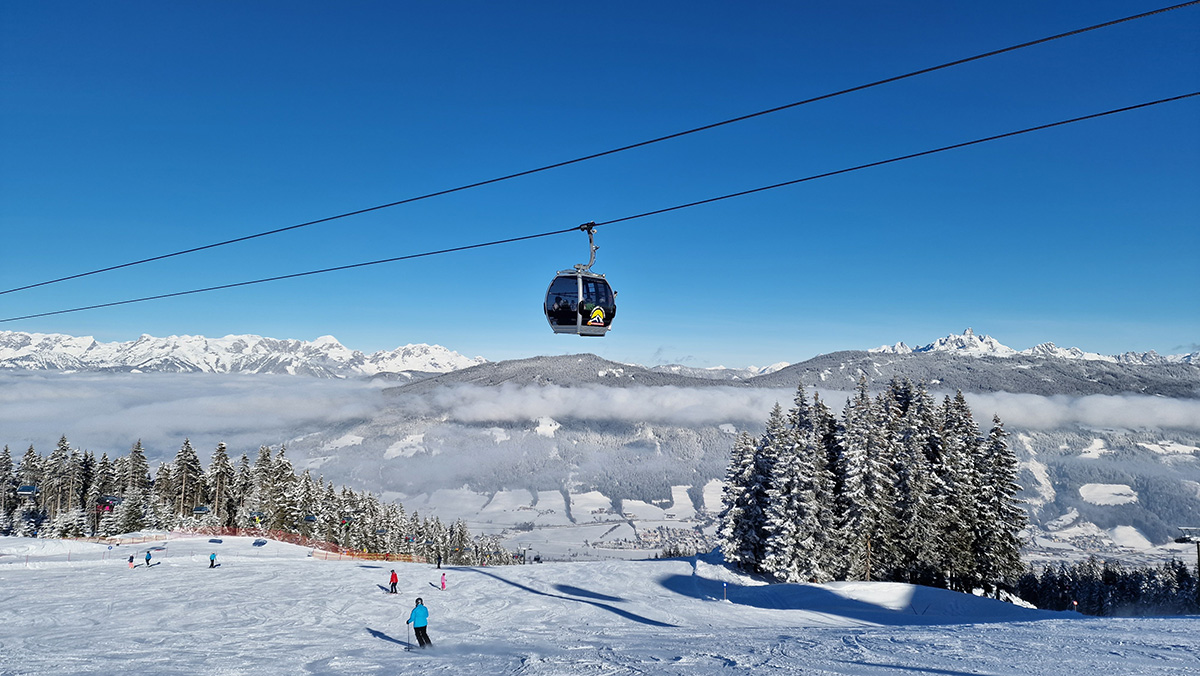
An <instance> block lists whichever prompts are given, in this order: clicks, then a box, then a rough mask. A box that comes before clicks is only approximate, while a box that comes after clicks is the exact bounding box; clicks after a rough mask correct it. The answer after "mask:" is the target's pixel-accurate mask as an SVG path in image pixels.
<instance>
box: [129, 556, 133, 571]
mask: <svg viewBox="0 0 1200 676" xmlns="http://www.w3.org/2000/svg"><path fill="white" fill-rule="evenodd" d="M129 567H130V568H133V554H130V555H129Z"/></svg>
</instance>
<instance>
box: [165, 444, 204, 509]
mask: <svg viewBox="0 0 1200 676" xmlns="http://www.w3.org/2000/svg"><path fill="white" fill-rule="evenodd" d="M172 479H173V481H174V489H175V491H174V496H173V500H172V502H171V504H172V506H173V508H174V511H175V513H176V514H178V515H179V516H181V517H183V518H191V516H192V510H194V509H195V508H197V507H199V506H201V505H203V504H204V494H205V492H206V491H207V487H206V486H205V484H204V467H203V465H201V464H200V458H199V457H197V455H196V450H195V449H193V448H192V441H191V440H190V439H184V440H183V445H182V446H180V447H179V452H178V453H176V454H175V467H174V472H173V473H172Z"/></svg>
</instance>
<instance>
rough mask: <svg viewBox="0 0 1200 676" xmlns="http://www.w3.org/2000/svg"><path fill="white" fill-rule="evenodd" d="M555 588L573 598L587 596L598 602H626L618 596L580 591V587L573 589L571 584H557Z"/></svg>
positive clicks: (585, 590)
mask: <svg viewBox="0 0 1200 676" xmlns="http://www.w3.org/2000/svg"><path fill="white" fill-rule="evenodd" d="M554 588H555V589H557V590H558V591H560V592H562V593H564V594H570V595H571V596H585V597H587V598H589V599H596V600H598V601H610V602H613V603H619V602H621V601H624V600H625V599H623V598H619V597H616V596H608V595H606V594H598V593H596V592H594V591H588V590H587V589H580V588H579V587H572V586H571V585H569V584H556V585H554Z"/></svg>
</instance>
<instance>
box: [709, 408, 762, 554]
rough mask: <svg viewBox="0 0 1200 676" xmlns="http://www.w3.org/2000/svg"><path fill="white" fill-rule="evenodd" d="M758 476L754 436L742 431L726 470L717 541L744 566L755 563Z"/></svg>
mask: <svg viewBox="0 0 1200 676" xmlns="http://www.w3.org/2000/svg"><path fill="white" fill-rule="evenodd" d="M754 476H755V464H754V439H752V438H751V437H750V435H749V434H746V433H745V432H742V433H741V434H739V435H738V437H737V439H736V441H734V444H733V451H732V452H731V453H730V457H729V467H728V468H727V469H726V470H725V486H724V488H723V489H722V492H721V505H722V509H721V513H720V515H719V516H718V524H719V525H718V529H717V541H718V546H720V548H721V551H722V552H723V553H724V555H725V560H726V561H728V562H730V563H733V564H736V565H737V566H739V567H743V568H745V567H749V566H750V565H752V559H753V556H754V547H753V537H754V524H755V517H756V515H755V513H754V510H755V509H756V508H757V505H758V503H757V502H756V501H755V499H754V496H753V495H752V494H751V493H750V490H751V488H752V487H753V486H754V485H755V484H756V481H755V479H754Z"/></svg>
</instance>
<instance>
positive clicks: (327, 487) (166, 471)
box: [0, 436, 512, 565]
mask: <svg viewBox="0 0 1200 676" xmlns="http://www.w3.org/2000/svg"><path fill="white" fill-rule="evenodd" d="M213 528H222V529H228V528H239V529H247V530H255V529H259V530H263V531H282V532H285V533H294V534H298V535H302V536H304V537H308V538H313V539H316V540H322V541H325V542H328V543H331V544H333V545H336V546H338V547H343V548H346V549H353V550H357V551H363V552H372V553H388V554H407V555H414V556H418V557H424V558H425V559H426V560H434V559H435V558H437V557H439V556H440V557H441V558H442V559H443V560H444V561H445V562H447V563H449V564H453V565H479V564H483V563H487V564H501V563H511V562H512V560H511V555H509V554H508V553H506V552H504V551H503V550H502V548H501V546H500V544H499V541H498V539H496V538H495V537H493V536H480V537H475V538H473V537H472V536H471V534H470V533H469V532H468V530H467V528H466V525H465V524H464V523H463V522H461V521H459V522H455V523H454V524H452V525H449V526H447V525H445V524H443V523H442V522H441V521H439V520H438V519H437V518H436V517H434V518H421V517H420V516H419V515H418V514H417V513H416V512H413V513H412V514H407V513H406V512H405V510H404V506H403V505H400V504H399V503H387V504H385V503H383V502H381V501H380V500H379V499H377V498H376V497H375V496H373V495H371V494H370V493H358V492H355V491H353V490H350V489H348V488H346V487H344V486H343V487H342V488H341V489H335V488H334V486H333V484H332V483H326V482H324V481H323V479H322V478H320V477H318V478H316V479H314V478H313V477H312V476H311V475H310V474H309V472H308V471H307V470H305V471H304V473H303V474H300V475H297V474H296V473H295V470H294V469H293V467H292V464H291V462H290V461H289V460H288V458H287V456H286V451H285V449H284V448H282V447H281V448H280V449H279V450H278V451H277V452H275V453H272V450H271V448H270V447H267V446H262V447H260V448H259V450H258V456H257V458H256V459H255V460H254V462H253V463H251V461H250V458H249V457H248V456H247V455H246V454H242V456H241V460H240V461H238V462H237V464H236V466H235V465H234V463H233V462H231V460H230V458H229V455H228V452H227V450H226V448H225V444H219V445H218V446H217V448H216V450H215V451H214V452H213V455H212V460H211V462H210V464H209V467H208V470H207V471H206V470H205V469H204V468H203V466H202V465H201V462H200V460H199V458H198V457H197V455H196V452H195V450H194V449H193V448H192V445H191V443H190V442H189V441H188V440H186V439H185V440H184V442H183V445H182V446H181V447H180V449H179V452H178V453H177V454H176V455H175V460H174V461H173V462H166V463H161V464H160V465H159V466H158V468H157V470H156V472H155V475H154V477H153V478H151V476H150V467H149V464H148V462H147V460H146V455H145V452H144V451H143V449H142V444H141V442H140V441H139V442H137V443H136V444H134V446H133V448H132V449H131V450H130V452H129V455H127V456H124V457H119V458H117V459H116V460H109V458H108V454H107V453H105V454H102V455H101V457H100V459H99V460H97V459H96V458H95V457H94V455H93V454H92V453H90V452H88V451H80V450H79V449H77V448H72V447H71V444H70V443H69V442H68V441H67V439H66V437H65V436H64V437H62V438H61V439H59V442H58V445H57V446H56V447H55V449H54V450H53V451H52V452H51V453H50V455H49V456H47V457H44V458H43V457H42V456H41V455H39V454H38V452H37V451H36V450H34V448H33V447H32V446H30V447H29V449H28V450H27V451H26V452H25V455H24V456H23V457H22V458H21V460H20V462H19V463H17V464H16V467H15V469H14V465H13V460H12V456H11V454H10V453H9V449H8V447H7V446H5V447H4V449H3V450H0V535H16V536H23V537H46V538H70V537H87V536H98V537H106V536H110V535H117V534H122V533H134V532H137V531H142V530H185V531H186V530H203V529H213Z"/></svg>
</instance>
